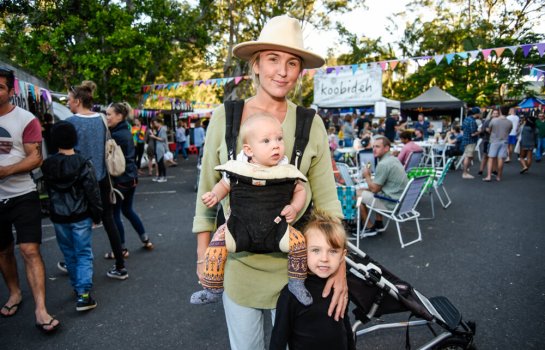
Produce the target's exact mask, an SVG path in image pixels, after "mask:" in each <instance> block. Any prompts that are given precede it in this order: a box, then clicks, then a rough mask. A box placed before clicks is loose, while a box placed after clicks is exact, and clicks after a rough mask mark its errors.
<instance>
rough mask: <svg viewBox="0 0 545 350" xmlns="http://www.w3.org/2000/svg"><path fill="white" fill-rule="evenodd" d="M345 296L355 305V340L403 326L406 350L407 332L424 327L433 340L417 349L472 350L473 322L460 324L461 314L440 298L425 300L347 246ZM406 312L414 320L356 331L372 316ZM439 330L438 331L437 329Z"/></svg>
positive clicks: (354, 249) (406, 285) (372, 261)
mask: <svg viewBox="0 0 545 350" xmlns="http://www.w3.org/2000/svg"><path fill="white" fill-rule="evenodd" d="M348 247H349V254H348V256H347V257H346V262H347V264H348V266H347V269H348V276H347V282H348V293H349V296H350V301H351V302H352V303H354V305H355V306H356V307H355V309H354V311H353V313H354V316H355V317H356V322H355V323H354V325H353V327H352V328H353V331H354V335H355V337H356V340H357V339H358V336H362V335H364V334H369V333H371V332H375V331H377V330H381V329H391V328H404V327H406V329H407V331H406V344H405V347H406V349H410V348H411V345H410V339H409V329H410V328H411V327H415V326H427V327H428V328H429V330H430V331H431V333H432V335H433V339H431V340H430V341H428V342H427V343H425V344H424V345H422V346H420V347H419V348H418V349H421V350H424V349H435V350H438V349H475V347H474V346H473V337H474V335H475V323H473V322H470V321H464V320H463V319H462V314H461V313H460V312H459V311H458V309H456V307H455V306H454V305H453V304H452V303H451V302H450V301H449V300H448V299H447V298H446V297H443V296H436V297H432V298H429V299H428V298H427V297H425V296H424V295H422V294H421V293H420V292H418V291H417V290H416V289H414V288H413V287H412V286H411V285H410V284H409V283H407V282H405V281H403V280H401V279H400V278H398V277H397V276H395V275H394V274H393V273H391V272H390V271H388V270H387V269H385V268H384V267H382V266H381V265H380V264H379V263H377V262H376V261H374V260H372V259H371V258H370V257H369V256H368V255H366V254H365V253H364V252H363V251H361V250H359V249H358V248H357V247H356V246H355V245H353V244H351V243H348ZM407 311H409V312H410V313H411V317H412V316H414V317H415V318H417V319H416V320H413V321H411V320H409V321H405V322H397V323H386V324H379V325H375V326H372V327H368V328H364V329H360V330H358V328H360V326H362V325H364V324H366V323H368V322H370V321H371V320H372V319H373V317H380V316H382V315H387V314H396V313H402V312H407ZM437 329H439V331H438V330H437Z"/></svg>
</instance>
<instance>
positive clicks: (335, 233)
mask: <svg viewBox="0 0 545 350" xmlns="http://www.w3.org/2000/svg"><path fill="white" fill-rule="evenodd" d="M311 229H314V230H317V231H320V232H321V233H322V234H323V235H324V236H325V238H326V241H327V243H328V244H329V245H330V246H331V247H332V248H336V249H346V248H347V244H346V241H347V240H346V232H345V230H344V226H343V223H342V221H341V219H339V218H338V217H336V216H333V215H330V214H328V213H326V212H325V211H323V210H319V209H314V210H313V211H312V213H311V215H310V218H309V221H308V223H307V224H306V226H305V229H304V230H303V234H304V235H305V237H306V235H307V233H308V232H309V231H310V230H311Z"/></svg>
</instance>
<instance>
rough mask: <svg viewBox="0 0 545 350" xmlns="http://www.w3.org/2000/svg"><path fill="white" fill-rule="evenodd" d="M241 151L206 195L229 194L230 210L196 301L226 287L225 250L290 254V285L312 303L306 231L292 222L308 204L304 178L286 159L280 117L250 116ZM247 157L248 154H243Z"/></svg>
mask: <svg viewBox="0 0 545 350" xmlns="http://www.w3.org/2000/svg"><path fill="white" fill-rule="evenodd" d="M240 134H241V139H242V142H243V147H242V149H243V151H242V152H241V154H239V155H238V156H237V160H234V161H228V162H227V163H225V164H223V165H220V166H218V167H216V170H220V171H222V172H224V173H225V174H226V175H227V177H224V178H222V179H221V180H220V181H219V182H218V183H217V184H216V185H215V186H214V188H213V189H212V191H211V192H207V193H205V194H204V195H203V196H202V201H203V203H204V204H205V205H206V206H207V207H209V208H210V207H213V206H214V205H216V204H217V203H218V202H219V201H221V200H222V199H223V198H225V197H226V196H227V194H230V196H229V201H230V215H229V218H227V223H226V224H225V225H222V226H220V227H219V228H218V230H217V231H216V233H215V234H214V237H213V238H212V241H211V242H210V245H209V246H208V249H207V251H206V254H205V258H204V259H203V260H202V261H198V262H197V263H198V264H205V271H204V282H203V287H204V290H203V291H198V292H195V293H193V295H192V296H191V303H192V304H207V303H213V302H217V301H218V300H219V299H220V297H221V293H222V292H223V271H224V270H223V268H224V266H225V261H226V258H227V252H228V251H229V252H240V251H249V252H252V253H268V252H272V251H282V252H287V253H288V288H289V290H290V291H291V292H292V293H293V294H294V295H295V296H296V298H297V299H298V300H299V301H300V302H301V303H303V304H305V305H310V304H311V303H312V298H311V297H310V295H309V293H308V291H307V290H306V289H305V285H304V279H305V278H306V272H307V267H306V256H305V239H304V237H303V235H302V234H301V233H300V232H299V231H297V230H296V229H294V228H293V227H291V226H289V225H288V223H291V222H293V221H294V220H295V218H296V217H297V213H298V212H299V211H300V210H301V208H303V206H304V204H305V198H306V194H305V189H304V187H303V185H302V184H301V183H300V181H306V177H305V176H304V175H303V174H302V173H301V172H300V171H299V170H297V168H296V167H295V166H293V165H291V164H288V160H287V157H286V156H285V155H284V141H283V131H282V125H281V124H280V122H279V121H278V120H277V119H276V118H274V117H272V116H269V115H262V114H259V115H255V116H252V117H250V118H248V119H247V120H246V121H245V122H244V123H243V124H242V127H241V130H240ZM244 158H246V159H244Z"/></svg>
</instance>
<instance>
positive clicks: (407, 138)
mask: <svg viewBox="0 0 545 350" xmlns="http://www.w3.org/2000/svg"><path fill="white" fill-rule="evenodd" d="M412 136H413V135H412V133H411V132H410V131H403V132H402V133H401V134H400V135H399V138H400V140H401V143H403V148H402V149H401V151H400V152H399V154H398V155H397V159H399V161H400V162H401V164H403V165H405V163H406V162H407V160H409V155H410V154H411V153H412V152H423V150H422V147H420V146H418V145H417V144H416V143H414V142H413V141H412Z"/></svg>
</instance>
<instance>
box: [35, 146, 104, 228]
mask: <svg viewBox="0 0 545 350" xmlns="http://www.w3.org/2000/svg"><path fill="white" fill-rule="evenodd" d="M42 172H43V174H44V180H45V183H46V187H47V192H48V194H49V201H50V211H51V221H53V222H55V223H71V222H78V221H81V220H83V219H86V218H89V217H90V218H91V219H92V220H93V222H94V223H96V224H98V223H99V222H100V218H101V216H102V201H101V199H100V190H99V187H98V183H97V180H96V176H95V170H94V168H93V164H92V163H91V161H89V160H86V159H85V158H83V157H82V156H81V155H79V154H74V155H71V156H67V155H64V154H61V153H57V154H55V155H54V156H51V157H49V158H47V159H46V160H45V161H44V163H43V165H42Z"/></svg>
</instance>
